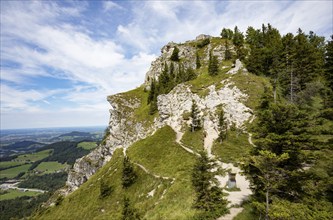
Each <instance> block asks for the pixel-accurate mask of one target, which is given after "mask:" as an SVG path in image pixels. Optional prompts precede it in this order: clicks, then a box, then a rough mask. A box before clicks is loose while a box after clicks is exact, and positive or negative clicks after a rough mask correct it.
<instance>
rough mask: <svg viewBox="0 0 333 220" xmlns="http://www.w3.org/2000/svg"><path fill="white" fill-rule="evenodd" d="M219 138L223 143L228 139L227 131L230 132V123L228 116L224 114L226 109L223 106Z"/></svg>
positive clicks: (220, 115)
mask: <svg viewBox="0 0 333 220" xmlns="http://www.w3.org/2000/svg"><path fill="white" fill-rule="evenodd" d="M219 129H220V131H219V139H220V142H221V143H222V141H223V140H226V139H227V132H228V124H227V121H226V118H225V116H224V110H223V108H221V111H220V114H219Z"/></svg>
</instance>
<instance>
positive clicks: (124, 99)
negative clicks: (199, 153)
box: [65, 35, 252, 194]
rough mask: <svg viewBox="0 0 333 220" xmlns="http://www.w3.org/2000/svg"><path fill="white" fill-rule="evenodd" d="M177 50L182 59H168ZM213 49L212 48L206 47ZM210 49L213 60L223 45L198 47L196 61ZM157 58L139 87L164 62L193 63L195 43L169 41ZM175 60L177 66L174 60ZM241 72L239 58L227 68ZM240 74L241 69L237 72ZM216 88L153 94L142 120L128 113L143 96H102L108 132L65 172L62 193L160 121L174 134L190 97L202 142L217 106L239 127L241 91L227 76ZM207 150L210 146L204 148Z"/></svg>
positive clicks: (243, 115)
mask: <svg viewBox="0 0 333 220" xmlns="http://www.w3.org/2000/svg"><path fill="white" fill-rule="evenodd" d="M203 39H211V37H210V36H208V35H202V36H201V35H200V36H198V37H197V40H203ZM175 47H177V48H178V49H179V54H178V55H179V58H180V59H181V60H182V62H174V61H171V60H170V56H171V54H172V52H173V50H174V49H175ZM212 49H213V50H212ZM211 50H212V52H213V53H214V55H216V56H218V59H219V60H223V59H224V51H225V48H224V47H223V46H216V47H215V46H212V45H211V44H208V45H207V46H205V48H202V49H201V51H202V52H203V55H201V57H202V61H205V60H206V61H207V60H208V59H207V57H208V55H209V52H210V51H211ZM161 53H162V54H161V56H160V57H158V58H157V59H156V60H155V61H153V62H152V65H151V67H150V69H149V71H148V72H147V74H146V79H145V83H144V85H146V86H147V85H149V84H150V82H151V80H152V79H155V80H158V78H159V76H160V74H161V72H162V71H163V69H164V65H165V64H167V65H168V66H170V65H171V63H173V65H174V68H175V69H174V70H175V71H177V69H178V68H179V65H183V67H184V68H185V69H186V68H189V67H191V68H193V69H195V67H196V53H197V48H196V41H188V42H186V43H185V44H175V43H172V42H171V43H169V44H167V45H166V46H164V47H163V48H162V50H161ZM179 63H181V64H179ZM242 71H243V72H244V73H245V72H246V71H245V70H244V68H243V67H242V64H241V63H240V61H237V62H236V65H235V67H234V68H233V69H232V70H230V71H229V74H237V73H240V72H242ZM240 74H242V73H240ZM221 83H222V85H223V86H222V87H220V88H219V89H216V87H215V86H214V85H211V86H209V87H208V90H209V93H208V94H207V95H206V96H204V97H200V96H199V95H198V94H195V93H192V92H191V86H190V85H188V84H184V83H183V84H179V85H177V86H176V87H174V88H173V90H171V92H169V93H168V94H164V95H159V96H158V97H157V105H158V112H159V115H158V116H156V117H155V119H154V120H153V121H152V122H150V123H147V122H145V121H144V120H142V121H140V120H138V119H137V117H136V115H135V114H134V112H135V109H137V108H139V107H140V105H146V102H145V100H144V101H142V100H140V99H139V98H135V96H133V97H132V96H128V95H126V93H123V94H116V95H112V96H109V97H108V101H109V102H110V104H111V109H110V121H109V131H110V135H109V136H108V138H107V139H106V140H105V143H104V144H103V145H101V146H99V147H98V148H96V149H95V150H93V151H92V152H91V153H89V154H88V155H86V156H84V157H83V158H80V159H78V160H77V161H76V163H75V164H74V167H73V169H72V170H71V171H70V172H69V176H68V179H67V183H66V185H67V191H66V192H65V194H68V193H70V192H73V191H74V190H76V189H77V188H78V187H79V186H80V185H81V184H83V183H84V182H85V181H87V180H88V179H89V178H90V177H91V176H92V175H93V174H94V173H96V171H97V170H98V169H99V168H101V167H102V166H103V165H104V164H106V163H107V162H108V161H110V159H111V157H112V154H113V152H114V151H115V150H116V149H117V148H127V147H129V146H130V145H131V144H133V143H134V142H136V141H138V140H140V139H143V138H146V137H147V136H149V135H152V134H153V132H155V131H156V130H157V129H158V128H161V127H163V126H165V125H169V126H171V127H172V128H173V129H174V130H175V131H176V132H181V131H184V129H186V127H187V126H188V125H189V124H190V120H188V118H186V117H185V115H186V114H189V113H190V111H191V106H192V100H194V101H195V102H196V103H197V105H198V108H199V110H200V111H201V113H200V114H201V116H202V117H201V118H202V124H203V128H204V129H205V132H206V135H207V136H208V137H209V138H208V139H207V140H208V142H207V143H205V145H207V146H209V145H211V143H212V140H214V139H215V138H216V137H217V131H218V116H217V115H218V114H217V107H218V106H222V108H223V109H224V112H225V116H226V118H227V122H228V124H229V125H231V124H234V125H235V126H236V127H239V128H241V127H242V126H243V124H244V122H246V121H247V120H249V118H250V116H251V115H252V110H251V109H249V108H248V107H246V106H245V105H244V104H243V103H244V101H245V100H246V99H247V95H245V94H243V93H242V92H241V91H240V90H239V89H238V88H237V87H236V86H235V85H234V84H233V82H231V81H229V80H224V81H222V82H221ZM207 150H208V153H210V152H209V151H210V149H207Z"/></svg>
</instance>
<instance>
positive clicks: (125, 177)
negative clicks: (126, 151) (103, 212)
mask: <svg viewBox="0 0 333 220" xmlns="http://www.w3.org/2000/svg"><path fill="white" fill-rule="evenodd" d="M136 178H137V175H136V173H135V172H134V169H133V165H132V163H131V162H130V160H129V158H128V157H127V156H125V157H124V160H123V173H122V179H121V180H122V185H123V188H128V187H130V186H131V185H132V184H133V183H134V182H135V180H136Z"/></svg>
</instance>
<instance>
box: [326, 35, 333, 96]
mask: <svg viewBox="0 0 333 220" xmlns="http://www.w3.org/2000/svg"><path fill="white" fill-rule="evenodd" d="M325 76H326V79H327V83H328V86H329V88H330V89H331V90H332V91H333V35H331V39H330V41H328V42H327V45H326V53H325Z"/></svg>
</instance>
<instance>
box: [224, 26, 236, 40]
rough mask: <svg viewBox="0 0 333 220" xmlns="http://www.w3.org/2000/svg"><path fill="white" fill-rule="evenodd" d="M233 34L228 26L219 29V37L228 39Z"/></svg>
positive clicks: (230, 38)
mask: <svg viewBox="0 0 333 220" xmlns="http://www.w3.org/2000/svg"><path fill="white" fill-rule="evenodd" d="M233 36H234V32H233V31H232V30H231V29H229V28H223V29H222V31H221V38H222V39H228V40H232V38H233Z"/></svg>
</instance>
